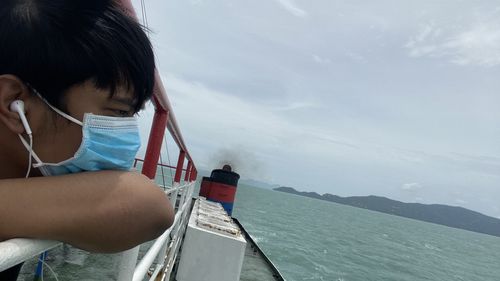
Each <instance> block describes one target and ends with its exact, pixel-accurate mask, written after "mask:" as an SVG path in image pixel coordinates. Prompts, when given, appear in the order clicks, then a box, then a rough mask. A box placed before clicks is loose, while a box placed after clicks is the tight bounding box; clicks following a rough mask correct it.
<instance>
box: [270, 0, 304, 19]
mask: <svg viewBox="0 0 500 281" xmlns="http://www.w3.org/2000/svg"><path fill="white" fill-rule="evenodd" d="M275 1H276V2H278V3H279V4H280V5H281V6H282V7H283V8H285V9H286V10H287V11H288V12H290V13H291V14H292V15H294V16H296V17H300V18H303V17H306V16H307V12H306V11H304V10H302V9H301V8H299V7H297V5H296V4H295V3H294V1H293V0H275Z"/></svg>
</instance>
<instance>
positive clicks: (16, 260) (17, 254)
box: [0, 238, 61, 272]
mask: <svg viewBox="0 0 500 281" xmlns="http://www.w3.org/2000/svg"><path fill="white" fill-rule="evenodd" d="M60 244H61V243H60V242H55V241H45V240H31V239H21V238H18V239H11V240H7V241H4V242H0V253H1V255H0V272H2V271H4V270H6V269H8V268H11V267H13V266H15V265H17V264H20V263H22V262H24V261H26V260H29V259H31V258H34V257H36V256H38V255H39V254H41V253H43V252H45V251H47V250H50V249H52V248H55V247H57V246H59V245H60Z"/></svg>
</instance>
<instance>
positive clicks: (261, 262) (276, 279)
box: [233, 218, 285, 281]
mask: <svg viewBox="0 0 500 281" xmlns="http://www.w3.org/2000/svg"><path fill="white" fill-rule="evenodd" d="M233 219H234V218H233ZM234 221H235V222H236V223H237V224H238V225H239V226H240V229H241V230H242V232H243V234H244V235H245V239H246V240H247V247H246V249H245V258H244V260H243V268H242V270H241V276H240V281H285V279H284V278H283V277H282V275H281V273H280V272H279V271H278V269H277V268H276V266H274V264H273V263H272V262H271V260H269V258H268V257H267V256H266V255H265V254H264V252H262V250H261V249H260V248H259V246H258V245H257V243H255V241H253V239H252V237H251V236H250V235H249V234H248V233H247V232H246V230H245V228H244V227H243V226H242V225H241V223H240V222H239V221H238V220H237V219H234Z"/></svg>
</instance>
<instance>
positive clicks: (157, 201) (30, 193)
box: [0, 75, 174, 252]
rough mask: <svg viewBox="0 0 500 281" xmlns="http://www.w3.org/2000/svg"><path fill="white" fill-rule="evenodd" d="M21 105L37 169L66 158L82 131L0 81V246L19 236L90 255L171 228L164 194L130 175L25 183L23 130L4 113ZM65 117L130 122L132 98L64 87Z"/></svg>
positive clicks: (7, 78) (8, 78)
mask: <svg viewBox="0 0 500 281" xmlns="http://www.w3.org/2000/svg"><path fill="white" fill-rule="evenodd" d="M16 99H20V100H23V101H24V103H25V107H26V117H27V119H28V122H29V124H30V127H31V129H32V131H33V140H34V145H33V150H34V151H35V152H36V153H37V154H38V156H39V157H40V158H41V159H42V161H44V162H52V163H57V162H60V161H63V160H66V159H68V158H70V157H72V156H73V154H74V153H75V152H76V150H77V149H78V147H79V146H80V142H81V138H82V132H81V127H80V126H79V125H77V124H74V123H71V122H69V121H67V120H66V119H64V118H62V117H59V116H58V115H56V114H54V113H53V111H51V110H50V109H49V108H48V107H47V105H45V104H44V103H43V102H42V101H41V100H40V99H39V98H38V97H37V96H35V95H33V94H32V93H31V92H30V89H29V88H28V87H27V86H26V85H25V84H24V83H22V81H20V80H19V79H18V78H17V77H15V76H12V75H0V136H1V137H0V241H2V240H6V239H11V238H16V237H23V238H39V239H48V240H58V241H63V242H66V243H69V244H72V245H75V246H77V247H79V248H82V249H84V250H88V251H92V252H117V251H122V250H126V249H129V248H131V247H133V246H135V245H138V244H140V243H142V242H145V241H148V240H151V239H154V238H156V237H157V236H158V235H160V234H161V233H162V232H163V231H165V230H166V229H167V228H168V227H170V226H171V224H172V223H173V217H174V213H173V209H172V206H171V205H170V202H169V200H168V199H167V197H166V196H165V194H164V193H163V192H162V191H161V190H159V189H158V187H157V186H156V185H155V184H154V183H153V182H152V181H151V180H149V179H148V178H146V177H144V176H142V175H140V174H138V173H135V172H118V171H101V172H86V173H79V174H70V175H65V176H56V177H40V173H39V171H38V170H37V169H32V172H31V173H30V178H29V179H25V178H24V176H25V173H26V171H27V167H28V152H27V151H26V149H25V148H24V146H22V144H21V142H20V140H19V138H18V136H17V134H24V127H23V126H22V123H21V121H20V119H19V115H18V114H17V113H14V112H11V111H10V110H9V105H10V103H12V102H13V101H14V100H16ZM63 105H64V107H65V108H62V109H65V110H66V112H67V113H69V114H70V115H71V116H73V117H75V118H77V119H79V120H82V118H83V115H84V113H87V112H88V113H94V114H99V115H108V116H118V117H125V116H132V115H133V114H134V112H133V93H132V92H131V91H127V90H125V89H121V88H120V89H118V91H117V93H116V94H115V95H114V96H113V98H110V96H109V93H108V92H107V91H104V90H100V89H97V88H95V86H94V85H93V83H92V82H86V83H84V84H82V85H76V86H74V87H72V88H70V89H69V90H68V91H67V93H66V95H65V98H64V100H63Z"/></svg>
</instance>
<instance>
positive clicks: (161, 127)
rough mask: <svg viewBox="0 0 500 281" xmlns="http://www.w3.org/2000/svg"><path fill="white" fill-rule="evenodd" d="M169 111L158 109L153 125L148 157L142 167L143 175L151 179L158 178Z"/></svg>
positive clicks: (147, 152)
mask: <svg viewBox="0 0 500 281" xmlns="http://www.w3.org/2000/svg"><path fill="white" fill-rule="evenodd" d="M168 116H169V114H168V111H164V110H163V109H159V108H157V109H156V111H155V116H154V117H153V125H152V126H151V132H150V133H149V141H148V147H147V149H146V156H145V158H144V164H143V166H142V173H143V174H144V175H145V176H147V177H148V178H150V179H154V178H155V176H156V169H157V166H158V159H160V153H161V147H162V144H163V136H164V135H165V128H166V127H167V123H168Z"/></svg>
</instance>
